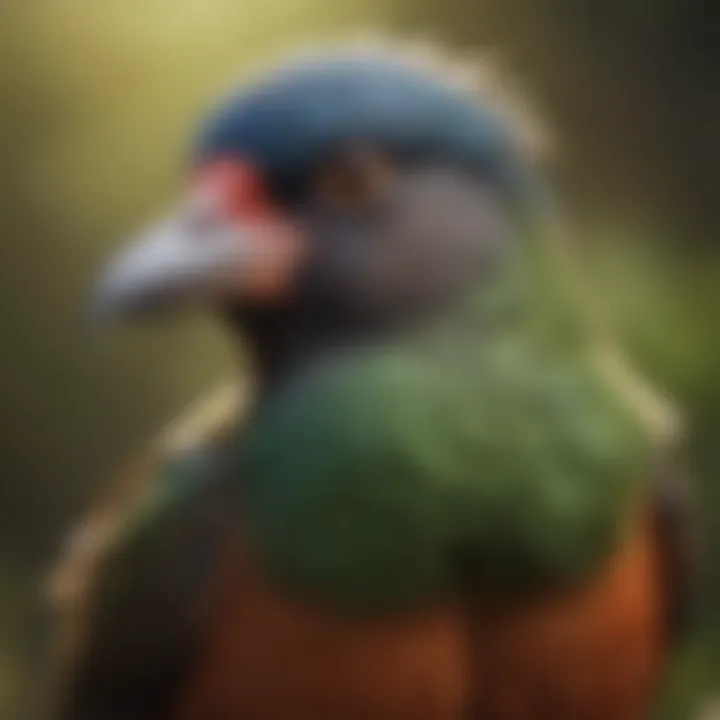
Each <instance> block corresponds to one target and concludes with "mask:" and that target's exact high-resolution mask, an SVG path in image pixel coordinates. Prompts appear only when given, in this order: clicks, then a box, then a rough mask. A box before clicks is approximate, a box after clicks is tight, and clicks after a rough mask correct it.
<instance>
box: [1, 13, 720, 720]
mask: <svg viewBox="0 0 720 720" xmlns="http://www.w3.org/2000/svg"><path fill="white" fill-rule="evenodd" d="M368 28H369V29H376V30H377V29H379V30H382V31H386V32H389V33H393V34H398V35H403V36H409V37H411V38H418V37H419V38H421V39H425V40H430V41H437V42H440V43H442V44H444V45H446V46H448V47H449V48H451V49H457V50H463V51H466V50H467V51H473V52H476V51H479V52H481V54H482V52H483V51H489V52H490V54H491V55H493V56H498V57H499V58H500V60H501V63H502V64H503V65H505V66H506V67H508V69H509V70H510V71H511V73H512V74H513V75H514V76H516V77H517V78H519V80H520V84H521V85H522V86H523V87H524V88H525V89H526V90H527V91H528V93H529V95H530V97H531V98H533V99H534V100H535V102H536V104H537V105H538V106H539V108H540V110H541V111H542V112H543V113H544V114H545V115H546V116H547V117H548V118H549V119H550V124H551V127H552V129H553V135H554V137H555V144H556V148H555V151H554V172H555V174H556V176H557V182H558V185H559V187H560V188H561V189H562V191H563V193H564V196H565V198H566V203H567V206H568V209H569V211H570V212H571V215H572V216H573V219H574V223H575V227H576V229H577V232H576V243H575V246H574V249H575V251H576V255H577V261H578V272H579V273H583V274H584V278H583V282H585V283H586V284H587V286H588V287H589V288H590V289H591V292H592V293H593V294H595V295H596V296H597V297H598V298H600V299H601V300H602V301H603V305H604V307H605V309H606V311H607V314H608V317H609V318H610V319H611V320H612V322H613V324H614V326H615V328H616V330H617V332H618V335H619V336H620V337H621V338H622V340H623V341H624V342H625V344H626V346H627V348H628V349H629V351H630V352H631V354H632V356H633V357H634V358H635V361H636V363H637V364H638V365H639V367H640V368H642V369H643V370H644V371H645V372H646V373H647V374H648V375H649V376H650V377H652V378H653V379H654V380H655V381H656V382H657V383H658V384H659V385H660V386H661V387H662V388H664V389H665V391H666V392H667V393H668V395H669V396H670V397H672V398H673V399H674V400H676V401H677V402H678V403H679V404H680V405H682V406H683V407H684V408H685V409H686V411H687V416H688V426H689V431H690V447H691V455H692V464H693V466H694V470H695V472H696V475H697V478H698V487H699V492H700V495H701V498H702V503H701V506H702V512H703V516H704V520H705V522H704V527H705V529H706V531H707V532H706V533H705V537H706V545H707V553H706V558H707V559H706V563H705V570H706V572H705V582H704V584H703V607H704V613H703V615H702V620H701V622H700V629H699V631H698V632H697V634H696V636H695V637H694V638H692V639H691V641H690V642H689V643H688V646H687V648H685V649H684V651H683V652H682V653H680V655H679V659H678V663H677V667H675V668H674V670H673V672H672V673H671V676H670V677H669V679H668V683H667V687H668V691H667V696H666V697H665V698H664V700H663V702H662V708H661V716H663V717H666V718H668V719H669V720H683V719H684V718H696V717H698V713H699V708H700V707H701V706H706V705H707V703H708V700H709V698H711V696H712V693H713V691H714V689H715V688H719V690H718V692H719V693H720V661H718V660H717V659H716V657H715V648H716V647H717V646H719V645H720V643H717V642H715V641H714V638H716V637H717V636H718V631H717V629H716V627H715V626H716V625H717V624H718V622H717V616H718V615H720V613H719V612H714V610H715V606H716V605H717V604H718V597H720V593H718V592H717V590H716V589H720V582H718V576H719V575H720V572H717V571H716V568H715V565H716V564H717V563H718V562H720V542H718V535H720V533H718V532H713V530H714V528H715V527H716V526H717V525H718V523H719V522H720V502H719V496H720V483H718V482H716V475H717V474H718V471H720V442H718V440H717V439H716V436H717V434H718V431H719V430H720V323H719V322H718V321H717V313H718V308H720V304H719V303H720V237H718V230H719V229H720V219H719V218H718V215H719V213H718V204H719V203H718V199H717V197H716V193H717V192H718V189H720V183H719V182H718V177H717V172H718V168H719V167H720V143H719V142H718V139H717V132H718V129H719V128H720V92H719V90H720V5H718V4H717V3H715V2H714V0H705V1H704V2H703V1H702V0H654V1H653V2H652V3H650V2H648V1H643V0H605V1H602V0H443V1H442V2H437V1H433V0H386V1H385V2H381V1H380V0H342V1H340V0H242V1H240V0H114V1H113V0H104V1H103V2H97V0H25V1H21V0H0V341H1V342H2V372H1V373H0V397H1V398H2V400H3V402H2V404H0V424H1V426H2V432H1V433H0V458H1V471H2V483H1V484H0V718H3V719H5V718H7V719H8V720H24V718H33V717H36V715H37V711H38V708H39V707H40V706H41V698H42V674H43V662H42V646H43V637H44V634H45V631H46V626H45V618H44V614H43V612H42V609H41V603H40V600H39V598H40V592H41V590H42V581H43V577H44V574H45V572H46V570H47V568H48V567H49V565H50V563H51V560H52V557H53V554H54V552H55V550H56V547H57V544H58V541H59V538H60V537H61V535H62V532H63V531H64V530H65V529H66V528H67V526H68V525H69V524H70V522H71V520H72V518H73V516H74V515H75V514H77V513H78V512H79V511H80V510H81V509H82V508H83V507H84V506H85V505H86V504H87V502H88V501H89V499H90V497H91V496H92V495H93V493H94V492H95V490H96V488H97V486H98V485H99V484H100V482H101V481H102V478H103V477H105V476H106V475H107V473H108V472H109V471H110V470H111V469H112V468H113V467H116V466H117V464H118V463H119V462H120V460H121V459H122V458H123V457H124V456H126V455H127V454H128V453H129V452H131V450H132V449H134V448H136V447H138V446H140V445H142V444H143V442H145V441H146V440H147V439H148V438H149V437H150V436H151V435H152V434H153V432H154V431H155V430H156V429H157V428H158V427H159V426H160V425H161V424H162V422H163V421H164V420H165V419H167V418H169V417H171V416H172V415H173V414H174V413H175V412H177V410H178V409H179V408H181V407H182V406H183V405H184V404H185V402H186V401H187V400H188V399H189V398H191V397H192V396H193V395H194V394H196V393H197V392H198V391H199V390H200V389H202V388H203V387H205V386H207V385H208V384H209V383H210V381H211V380H212V379H213V378H215V377H216V376H218V375H220V374H222V373H223V372H224V371H226V370H227V366H228V353H227V352H226V349H225V347H224V340H223V338H222V336H221V335H220V333H219V332H218V331H217V329H216V328H215V327H213V326H212V324H211V323H208V322H206V321H202V320H191V321H184V322H182V323H179V324H177V325H175V326H171V327H167V328H164V329H162V330H160V331H158V330H157V329H154V330H153V331H152V332H147V331H143V330H135V331H124V332H122V333H119V334H115V335H113V336H112V337H110V336H108V337H103V338H99V337H98V336H97V335H96V334H93V333H92V332H91V331H90V330H89V328H88V326H87V324H86V323H85V322H84V318H83V312H84V301H85V295H86V291H87V287H88V283H89V282H90V279H91V277H92V274H93V271H94V269H95V268H97V266H98V265H99V264H100V263H101V262H102V260H103V258H104V257H105V256H106V255H107V253H108V251H109V250H110V248H112V247H113V246H114V244H115V243H117V242H118V238H119V237H120V236H121V235H122V234H123V233H124V232H126V231H129V230H132V229H133V227H134V226H135V225H137V224H139V223H140V222H141V221H142V220H144V219H146V217H147V216H149V215H152V214H154V212H155V211H156V210H157V208H158V206H159V205H161V204H162V203H163V202H164V201H166V200H167V199H168V198H170V197H171V196H172V191H173V189H174V188H175V187H176V186H177V185H178V184H179V182H180V179H181V173H180V172H179V171H180V170H181V168H182V165H183V162H184V160H185V153H186V140H187V137H188V134H189V132H190V130H191V128H192V126H193V122H194V120H195V118H196V117H197V115H198V113H199V111H200V109H201V108H202V106H203V104H204V102H205V101H206V100H208V99H209V98H212V97H213V96H214V95H215V94H216V93H217V91H218V90H222V89H223V88H224V87H226V86H227V84H228V82H230V81H232V80H233V79H235V78H237V77H241V76H242V73H243V70H244V69H246V68H248V67H249V66H250V65H253V64H255V63H256V62H257V61H259V60H260V61H261V60H265V59H271V58H272V57H273V56H274V55H276V54H277V53H278V52H280V51H282V50H284V49H286V48H292V47H294V46H296V45H298V44H302V43H306V42H312V41H313V40H316V39H326V38H329V37H336V36H338V35H342V34H344V33H345V34H348V33H349V34H352V33H353V32H354V31H358V30H363V29H368ZM713 559H714V560H715V562H713Z"/></svg>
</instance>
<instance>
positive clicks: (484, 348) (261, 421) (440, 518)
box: [238, 260, 647, 610]
mask: <svg viewBox="0 0 720 720" xmlns="http://www.w3.org/2000/svg"><path fill="white" fill-rule="evenodd" d="M529 267H530V264H529V263H527V262H525V261H524V260H523V262H520V261H518V262H514V263H512V264H511V266H510V267H509V270H508V272H506V273H504V274H503V277H502V278H500V279H499V280H498V281H497V282H496V283H494V284H491V285H490V286H489V287H486V288H484V289H482V290H481V291H479V292H477V293H474V294H472V295H471V296H469V297H468V298H466V301H465V302H464V303H462V304H461V306H460V307H458V308H457V312H455V313H453V315H452V317H446V318H445V319H444V320H443V321H442V322H440V323H437V324H436V325H435V326H434V327H432V328H427V329H426V330H425V331H424V332H422V333H418V334H416V335H414V336H413V337H406V338H404V339H402V340H398V342H397V343H396V344H394V345H387V346H383V347H374V348H367V349H366V350H364V351H355V352H354V353H352V354H348V355H347V356H344V357H340V358H333V359H332V360H328V362H327V363H326V364H325V365H323V366H317V367H316V368H314V369H313V370H312V371H310V372H308V373H306V374H305V375H303V376H302V377H301V378H298V379H297V380H296V382H294V383H293V384H292V385H291V386H289V387H288V388H287V389H286V391H285V392H283V393H282V394H281V395H279V396H277V397H276V398H274V399H273V400H272V402H271V403H269V404H267V405H266V406H265V407H263V408H261V409H260V411H259V413H258V415H257V417H256V418H255V420H254V422H253V423H252V425H251V427H250V428H249V429H248V430H247V431H246V432H245V435H244V436H243V438H242V441H241V442H240V443H239V445H240V447H241V452H240V453H239V458H238V462H239V463H241V464H242V478H243V481H242V483H241V486H240V488H239V492H240V493H241V494H242V498H241V500H240V505H239V506H241V507H242V512H243V514H244V522H246V523H248V524H249V526H250V528H251V531H252V537H253V538H254V541H255V544H256V551H257V552H258V554H259V555H260V557H261V559H262V560H263V561H264V562H265V564H266V566H267V567H268V568H269V571H270V572H271V573H272V575H273V576H274V577H275V578H276V579H277V580H278V581H279V582H281V583H283V584H284V585H285V586H287V588H288V589H290V590H292V591H294V592H297V593H300V594H306V595H308V596H311V597H313V598H315V599H316V600H317V599H319V600H325V601H326V602H328V603H333V604H335V605H336V606H338V607H341V606H342V607H347V608H350V609H359V610H380V609H389V608H396V607H404V606H406V605H412V604H418V603H423V602H429V601H431V600H432V599H435V598H438V597H442V596H443V595H445V594H448V593H451V592H454V591H455V590H456V589H457V588H458V586H459V585H461V584H463V583H464V582H466V581H467V580H471V581H472V582H473V583H474V584H476V585H485V586H486V587H489V588H492V589H494V590H495V591H497V592H500V593H503V592H511V591H516V590H520V589H527V588H529V587H535V586H537V585H543V584H545V585H547V584H552V583H564V582H571V581H573V580H575V579H578V578H581V577H582V576H583V575H584V573H586V572H588V571H589V570H590V569H591V568H592V567H593V566H594V565H595V563H597V562H598V561H599V560H600V559H601V558H602V557H604V556H605V555H606V554H608V553H610V552H611V551H612V549H613V547H614V546H615V543H616V542H617V541H618V537H619V532H620V528H621V527H622V526H623V523H624V520H625V518H626V516H627V514H628V512H630V509H631V506H632V502H633V499H634V498H635V497H636V495H637V493H638V491H639V485H640V483H641V478H642V476H643V473H642V469H643V462H644V458H645V455H646V451H647V438H646V437H645V436H644V434H643V432H642V430H641V428H640V426H639V424H638V422H637V420H636V418H635V417H634V416H633V415H632V414H631V413H630V412H629V411H628V410H627V409H626V407H625V405H624V404H623V403H622V402H621V400H620V399H619V398H617V397H616V396H615V394H614V393H613V392H612V391H611V390H610V389H609V387H608V385H607V384H606V383H605V382H604V380H603V379H602V378H601V377H600V376H599V375H598V374H597V372H596V371H595V369H594V368H595V364H594V363H593V361H592V357H591V356H590V350H589V347H590V346H589V344H588V343H587V342H586V337H585V335H586V327H585V326H584V324H583V322H582V320H581V319H580V320H579V319H578V318H577V317H575V316H574V313H572V312H569V310H570V308H569V307H568V305H567V304H563V303H562V302H561V301H560V299H559V298H557V297H556V295H557V293H556V292H555V290H556V285H554V284H553V283H552V282H550V283H548V282H544V281H543V282H541V281H538V279H537V277H538V276H533V275H532V274H531V273H530V272H529ZM460 567H463V568H467V567H472V568H473V570H472V575H473V577H472V578H467V577H465V576H463V573H467V572H469V571H468V570H464V571H461V570H460Z"/></svg>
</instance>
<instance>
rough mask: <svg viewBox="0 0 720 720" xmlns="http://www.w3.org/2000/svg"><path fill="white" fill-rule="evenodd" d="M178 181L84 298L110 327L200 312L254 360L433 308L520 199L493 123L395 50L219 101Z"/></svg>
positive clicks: (320, 64) (522, 172)
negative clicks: (226, 329) (246, 345)
mask: <svg viewBox="0 0 720 720" xmlns="http://www.w3.org/2000/svg"><path fill="white" fill-rule="evenodd" d="M188 174H189V179H188V183H187V190H186V192H185V194H184V196H183V197H182V198H181V199H180V201H179V203H178V207H177V209H176V211H175V212H174V213H173V214H172V215H171V216H169V217H167V218H165V219H163V220H161V221H160V222H159V223H158V224H157V225H156V226H155V227H154V228H152V229H151V230H150V231H148V232H147V233H145V234H143V235H142V236H141V237H140V238H139V239H136V240H135V241H133V242H132V243H131V244H130V245H129V246H128V247H127V248H125V249H123V250H121V251H120V253H119V254H118V255H117V256H116V257H115V258H114V259H113V260H111V262H110V264H109V266H108V268H107V269H106V271H105V273H104V275H103V276H102V278H101V281H100V285H99V289H98V293H97V297H96V302H97V303H98V305H99V309H100V311H101V312H102V313H104V314H106V315H110V316H113V317H117V316H138V315H145V314H150V313H153V314H156V313H157V311H160V310H167V309H170V308H175V307H178V306H181V305H187V304H189V303H197V302H202V303H205V304H207V305H209V306H211V307H212V308H215V309H218V310H220V311H221V312H222V314H223V315H224V316H226V317H229V318H231V319H232V322H233V324H234V325H235V326H237V327H239V328H240V329H242V330H243V331H244V333H245V334H246V336H249V337H250V339H251V340H255V341H256V344H257V345H258V346H259V352H260V354H263V352H264V353H265V354H266V355H268V358H267V362H270V356H272V355H283V354H284V355H287V354H288V353H290V354H292V348H290V347H289V346H290V345H292V344H293V342H295V343H296V344H298V345H303V346H307V345H309V344H313V338H315V340H316V342H315V344H316V345H322V344H323V343H324V342H332V341H335V342H336V341H338V340H339V339H340V338H345V339H351V338H352V337H360V336H367V335H373V334H376V333H382V332H384V331H386V330H388V329H390V328H396V327H398V326H399V325H400V326H402V325H403V324H411V323H417V322H419V321H422V319H423V318H426V317H428V316H429V315H431V314H433V313H435V312H437V311H438V309H439V308H441V307H444V306H446V305H447V304H448V303H450V302H452V299H453V298H455V297H457V296H458V295H459V294H460V293H462V292H464V291H466V290H467V289H468V288H470V287H472V286H474V285H476V284H478V283H481V282H482V280H483V278H484V277H486V276H487V274H488V273H492V272H494V271H495V268H496V267H497V266H498V264H499V263H501V262H502V258H503V256H504V255H505V254H506V251H507V249H508V248H509V247H510V246H512V244H513V243H514V237H513V236H514V234H515V225H514V221H513V220H514V218H515V217H516V216H517V214H518V212H522V211H523V208H527V207H528V205H529V203H530V202H531V198H532V196H533V195H534V193H535V189H534V185H535V183H534V180H533V177H532V173H531V171H530V163H529V158H528V157H527V155H526V153H525V152H524V148H523V145H522V142H520V140H519V136H518V133H516V132H515V128H514V127H513V124H512V123H510V122H508V118H507V115H505V114H504V113H503V112H501V111H500V108H499V107H498V106H497V105H496V104H495V103H494V102H493V101H491V100H490V99H488V98H484V97H483V95H482V93H480V94H477V93H476V92H474V91H473V90H471V89H470V88H469V87H465V86H463V85H462V84H459V83H457V82H454V81H453V79H452V78H451V77H449V76H448V75H446V74H443V72H438V71H437V69H429V68H427V67H424V66H421V65H420V64H418V63H416V62H414V61H412V60H410V59H408V58H407V57H405V56H403V55H402V54H400V53H395V52H376V51H373V52H366V53H364V52H357V51H355V50H352V51H347V52H345V51H342V50H341V51H339V52H330V53H319V54H317V55H316V56H313V57H311V58H306V59H303V60H299V61H298V60H296V61H292V62H290V63H287V64H285V65H283V66H282V67H280V68H279V69H276V70H275V71H273V72H270V73H269V74H266V75H265V76H263V77H262V78H261V79H260V81H259V82H257V83H256V84H253V85H250V86H249V87H244V88H241V89H239V90H236V91H234V92H232V93H231V94H230V95H229V97H227V98H225V99H224V100H223V101H222V102H220V103H219V104H218V106H217V107H215V108H214V109H213V110H212V111H211V112H210V113H209V115H208V116H207V118H206V119H205V120H204V121H203V123H202V124H201V128H200V130H199V133H198V137H197V140H196V143H195V151H194V154H193V162H192V165H191V168H190V171H189V173H188ZM293 338H294V339H295V340H292V339H293Z"/></svg>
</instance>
